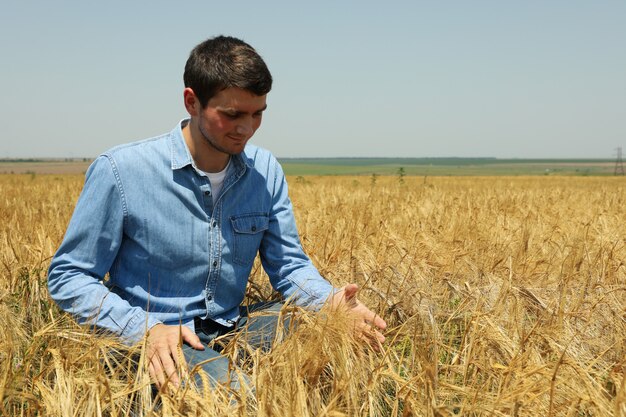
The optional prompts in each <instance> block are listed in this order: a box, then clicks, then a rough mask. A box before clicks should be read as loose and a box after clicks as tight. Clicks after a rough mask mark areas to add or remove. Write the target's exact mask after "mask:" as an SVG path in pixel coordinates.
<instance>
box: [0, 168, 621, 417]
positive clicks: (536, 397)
mask: <svg viewBox="0 0 626 417" xmlns="http://www.w3.org/2000/svg"><path fill="white" fill-rule="evenodd" d="M289 180H290V192H291V196H292V200H293V203H294V207H295V211H296V217H297V221H298V225H299V229H300V232H301V237H302V243H303V245H304V247H305V249H306V250H307V252H308V253H309V255H310V256H311V258H312V259H313V261H314V262H315V264H316V265H317V266H318V268H319V269H320V271H321V272H322V274H323V275H325V276H326V277H327V278H328V279H329V280H330V281H331V282H332V283H333V284H334V285H336V286H341V285H344V284H346V283H348V282H356V283H358V284H359V285H360V286H361V291H360V293H359V297H360V298H361V299H362V300H364V301H365V302H366V303H367V304H368V305H369V306H370V307H372V308H373V309H375V310H376V311H377V312H378V313H379V314H380V315H381V316H383V317H384V318H385V319H386V320H387V323H388V324H389V329H388V331H387V333H386V336H387V341H386V342H385V344H384V346H383V349H382V351H381V352H379V353H377V352H374V351H372V350H370V349H364V348H363V347H362V346H361V345H359V344H358V343H357V342H356V341H355V340H353V339H352V338H351V337H349V336H347V335H348V334H349V331H348V329H346V328H345V324H343V323H344V321H343V320H342V319H341V317H340V315H341V313H330V312H325V311H324V312H322V313H320V314H316V315H313V314H310V313H309V312H305V311H299V310H298V309H292V310H293V311H288V312H284V313H285V314H294V315H296V316H297V318H298V320H297V321H298V326H297V327H296V329H295V330H293V331H292V332H290V333H289V334H287V335H277V338H279V339H281V343H278V344H276V345H275V347H274V348H273V349H272V351H271V352H269V353H261V352H259V351H247V352H245V353H246V354H245V355H243V356H244V357H245V358H246V359H245V361H244V362H243V363H242V364H241V368H240V372H245V373H247V379H243V377H242V379H241V381H242V385H243V387H242V389H241V390H239V391H236V392H232V391H231V390H230V389H229V388H226V387H215V388H213V389H206V388H205V389H195V388H194V387H193V383H192V382H191V381H190V380H188V381H187V382H188V383H187V384H185V385H184V386H183V388H181V389H179V390H172V391H167V392H166V391H164V392H161V393H154V392H153V390H152V387H151V385H150V381H149V377H148V375H147V373H146V371H145V367H144V362H143V356H142V353H143V347H142V346H137V347H135V348H133V349H127V348H124V347H123V346H120V345H118V344H117V343H116V342H115V341H114V340H107V339H102V338H95V337H93V335H92V334H91V332H90V330H89V329H85V328H81V327H79V326H77V325H76V324H75V323H74V322H73V321H72V320H71V319H69V318H68V317H67V316H66V315H65V314H63V313H61V312H60V311H59V310H58V309H57V307H56V306H55V305H54V304H53V303H52V302H51V300H50V298H49V296H48V294H47V289H46V270H47V267H48V264H49V262H50V258H51V256H52V255H53V253H54V251H55V250H56V248H57V246H58V245H59V243H60V241H61V239H62V237H63V233H64V232H65V228H66V225H67V223H68V221H69V218H70V216H71V213H72V209H73V206H74V204H75V201H76V199H77V197H78V194H79V192H80V189H81V186H82V177H81V176H45V175H30V176H21V175H4V176H0V216H2V219H3V220H4V222H3V225H2V228H1V229H0V242H1V244H2V247H1V250H0V259H1V262H2V275H1V276H0V398H1V399H2V402H1V403H0V414H2V415H7V416H14V415H16V416H17V415H19V416H40V415H41V416H43V415H54V416H76V415H90V416H91V415H93V416H127V415H136V416H147V415H155V416H182V415H193V416H196V415H200V416H202V415H206V416H218V415H224V416H227V415H240V416H250V415H258V416H268V417H269V416H411V415H415V416H446V415H464V416H465V415H494V416H508V415H515V416H536V415H554V416H569V415H578V416H581V415H590V416H591V415H594V416H595V415H597V416H600V415H601V416H623V415H626V361H625V357H626V337H625V335H626V261H625V260H626V222H624V215H625V210H624V207H625V205H626V191H624V185H625V184H624V180H623V179H622V178H607V177H595V178H594V177H584V178H574V177H454V178H443V177H441V178H432V177H428V178H424V177H419V178H417V177H412V178H411V177H405V178H404V179H403V183H400V182H399V181H398V178H394V177H377V178H376V181H372V179H370V178H367V177H298V178H290V179H289ZM253 271H254V272H253V276H252V283H251V285H250V286H249V291H248V297H249V299H250V300H258V299H267V298H270V297H272V296H273V294H272V291H271V288H270V286H269V284H268V283H267V279H266V277H265V276H264V273H263V272H262V269H261V268H260V267H259V265H258V263H257V264H255V268H254V270H253ZM241 339H242V338H241V337H234V338H231V340H230V341H229V343H228V346H227V348H226V352H227V354H229V355H231V356H232V357H233V358H235V357H241V356H242V352H244V351H245V350H246V344H245V341H244V340H241ZM191 372H194V370H191ZM245 381H251V382H252V386H247V384H246V382H245Z"/></svg>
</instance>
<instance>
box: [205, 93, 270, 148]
mask: <svg viewBox="0 0 626 417" xmlns="http://www.w3.org/2000/svg"><path fill="white" fill-rule="evenodd" d="M266 97H267V96H266V95H263V96H257V95H255V94H253V93H251V92H249V91H246V90H243V89H241V88H237V87H230V88H227V89H225V90H222V91H220V92H218V93H217V94H216V95H215V96H213V97H212V98H211V99H210V100H209V101H208V103H207V105H206V107H204V108H201V107H200V102H199V101H198V100H196V105H195V106H194V107H195V109H196V111H197V121H198V129H199V130H200V134H201V135H202V136H204V139H205V140H206V141H207V142H208V143H209V145H211V147H213V148H214V149H216V150H217V151H219V152H222V153H225V154H228V155H236V154H239V153H241V152H242V151H243V148H244V146H245V145H246V143H247V142H248V140H249V139H250V138H251V137H252V135H254V132H256V130H257V129H258V128H259V126H260V125H261V119H262V116H263V111H264V110H265V108H266V107H267V105H266V103H265V100H266Z"/></svg>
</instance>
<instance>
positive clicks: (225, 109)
mask: <svg viewBox="0 0 626 417" xmlns="http://www.w3.org/2000/svg"><path fill="white" fill-rule="evenodd" d="M266 109H267V104H265V106H263V107H261V108H260V109H258V110H255V111H253V112H252V114H254V113H261V112H263V111H265V110H266ZM217 110H218V111H221V112H224V113H236V114H245V113H247V112H245V111H241V110H237V109H235V108H233V107H223V108H219V107H218V109H217Z"/></svg>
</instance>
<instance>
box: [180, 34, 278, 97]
mask: <svg viewBox="0 0 626 417" xmlns="http://www.w3.org/2000/svg"><path fill="white" fill-rule="evenodd" d="M183 80H184V82H185V87H189V88H191V89H192V90H193V92H194V93H195V95H196V97H198V100H200V104H201V105H202V107H205V106H206V105H207V103H208V101H209V100H210V99H211V97H213V96H214V95H215V94H217V93H218V92H219V91H221V90H224V89H226V88H229V87H239V88H242V89H244V90H247V91H250V92H251V93H253V94H256V95H257V96H262V95H265V94H267V93H269V92H270V90H271V89H272V74H270V71H269V70H268V69H267V66H266V65H265V62H264V61H263V58H261V56H260V55H259V54H258V53H257V52H256V51H255V50H254V48H253V47H251V46H250V45H248V44H247V43H245V42H244V41H242V40H241V39H237V38H233V37H230V36H217V37H215V38H212V39H207V40H206V41H204V42H202V43H200V44H199V45H197V46H196V47H195V48H193V50H192V51H191V54H189V58H188V59H187V63H186V64H185V74H184V75H183Z"/></svg>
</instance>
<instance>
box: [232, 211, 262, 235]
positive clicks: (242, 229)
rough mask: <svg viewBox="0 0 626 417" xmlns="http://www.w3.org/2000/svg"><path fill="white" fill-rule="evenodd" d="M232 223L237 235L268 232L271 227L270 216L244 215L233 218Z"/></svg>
mask: <svg viewBox="0 0 626 417" xmlns="http://www.w3.org/2000/svg"><path fill="white" fill-rule="evenodd" d="M230 221H231V223H232V225H233V230H234V231H235V232H236V233H246V234H254V233H259V232H262V231H264V230H267V228H268V227H269V222H270V220H269V216H267V215H266V214H244V215H241V216H232V217H231V218H230Z"/></svg>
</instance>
